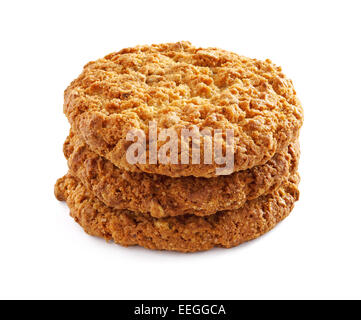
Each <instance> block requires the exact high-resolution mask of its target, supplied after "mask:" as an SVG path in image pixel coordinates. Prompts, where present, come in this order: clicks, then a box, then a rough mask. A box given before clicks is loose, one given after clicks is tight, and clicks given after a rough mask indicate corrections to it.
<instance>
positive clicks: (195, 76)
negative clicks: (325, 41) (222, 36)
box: [64, 42, 303, 177]
mask: <svg viewBox="0 0 361 320" xmlns="http://www.w3.org/2000/svg"><path fill="white" fill-rule="evenodd" d="M64 113H65V114H66V116H67V117H68V119H69V121H70V123H71V125H72V127H73V129H74V130H75V131H76V133H77V134H78V135H80V136H81V137H82V139H83V140H84V141H85V142H86V143H87V144H88V145H89V146H90V148H91V149H92V150H93V151H95V152H97V153H98V154H99V155H101V156H104V157H105V158H107V159H108V160H110V161H111V162H112V163H113V164H115V165H116V166H118V167H121V168H125V169H126V170H128V171H133V172H140V171H144V172H149V173H156V174H162V175H168V176H171V177H180V176H196V177H213V176H216V175H217V172H216V169H217V168H218V167H219V165H218V164H217V163H216V160H215V159H212V162H211V163H210V164H205V163H204V148H203V147H204V144H203V142H204V140H203V139H201V140H200V160H201V161H200V164H193V163H192V159H190V162H189V164H181V163H180V162H181V156H180V150H181V148H179V150H178V164H174V163H173V164H172V163H168V164H165V163H160V162H159V161H158V162H157V163H155V164H150V163H149V142H150V137H149V130H148V129H149V127H148V126H149V122H151V121H154V122H156V124H157V129H158V133H159V131H160V130H161V129H172V130H174V132H176V133H177V136H178V138H180V136H181V130H182V129H190V128H192V126H197V127H198V128H199V130H203V129H209V130H210V131H211V132H212V134H213V133H214V130H216V129H219V130H222V132H223V133H224V132H225V130H226V129H231V130H233V132H234V143H233V146H234V169H233V170H234V171H239V170H246V169H249V168H252V167H254V166H257V165H262V164H265V163H266V162H267V161H269V160H270V159H271V158H272V157H273V156H274V155H275V154H276V153H277V152H280V151H282V150H283V149H284V148H286V147H287V146H288V145H289V144H290V142H291V141H294V140H295V138H296V136H297V135H298V131H299V129H300V127H301V125H302V121H303V110H302V107H301V104H300V102H299V100H298V99H297V97H296V92H295V90H294V88H293V85H292V81H291V80H289V79H287V78H286V77H285V75H284V74H283V73H282V72H281V68H280V67H277V66H275V65H274V64H273V63H272V62H271V61H269V60H265V61H260V60H256V59H250V58H246V57H243V56H239V55H237V54H235V53H231V52H227V51H225V50H221V49H216V48H206V49H202V48H196V47H193V46H192V45H191V44H190V43H189V42H178V43H168V44H160V45H151V46H138V47H135V48H127V49H123V50H121V51H119V52H116V53H112V54H109V55H107V56H106V57H104V58H102V59H99V60H97V61H93V62H90V63H88V64H87V65H86V66H85V67H84V69H83V72H82V73H81V74H80V76H79V77H78V78H77V79H76V80H74V81H73V82H72V83H71V84H70V85H69V87H68V88H67V89H66V90H65V94H64ZM132 129H140V130H143V131H144V133H145V136H146V139H147V149H146V154H147V163H145V164H139V163H135V164H130V163H129V162H128V161H127V158H126V151H127V150H128V147H129V146H130V144H131V143H132V142H131V141H127V139H126V135H127V133H128V132H129V131H130V130H132ZM151 141H152V140H151ZM220 141H221V143H222V146H223V150H225V147H226V141H225V136H223V137H222V139H221V140H220ZM157 143H158V144H157V151H159V149H160V148H161V147H162V146H163V144H165V143H166V142H165V141H164V142H161V141H159V139H158V141H157ZM178 145H180V144H179V143H178ZM207 150H208V149H207ZM190 154H192V150H190ZM190 158H191V157H190Z"/></svg>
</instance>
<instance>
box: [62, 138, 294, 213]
mask: <svg viewBox="0 0 361 320" xmlns="http://www.w3.org/2000/svg"><path fill="white" fill-rule="evenodd" d="M64 155H65V157H66V158H67V159H68V166H69V172H70V173H71V174H72V175H73V176H74V177H76V178H77V179H78V180H79V181H80V182H81V183H82V184H83V185H84V186H85V187H87V188H88V189H89V191H91V192H92V193H93V194H94V195H95V196H96V197H97V198H98V199H99V200H101V201H102V202H103V203H104V204H105V205H107V206H108V207H111V208H115V209H128V210H131V211H134V212H138V213H143V214H150V215H151V216H153V217H156V218H162V217H167V216H178V215H184V214H194V215H197V216H207V215H211V214H215V213H216V212H218V211H223V210H232V209H238V208H240V207H242V206H243V205H244V204H245V202H246V201H247V200H252V199H256V198H258V197H259V196H261V195H263V194H266V193H272V192H273V191H275V190H277V189H278V188H279V187H280V185H281V184H282V183H284V182H285V181H287V180H288V178H289V175H290V174H291V173H294V172H296V169H297V166H298V160H299V144H298V141H295V142H293V143H291V144H290V145H289V146H288V147H287V148H286V149H285V150H283V151H282V152H280V153H277V154H276V155H275V156H274V157H273V158H272V159H271V160H269V161H268V162H267V163H266V164H264V165H260V166H256V167H253V168H251V169H248V170H244V171H238V172H235V173H233V174H232V175H228V176H219V177H216V178H196V177H193V176H189V177H181V178H171V177H168V176H162V175H156V174H149V173H144V172H128V171H126V170H124V169H122V168H118V167H116V166H115V165H113V164H112V163H111V162H110V161H109V160H106V159H105V158H103V157H101V156H99V155H98V154H97V153H95V152H93V151H91V150H90V148H89V147H88V146H87V144H86V143H85V142H84V141H83V140H82V139H81V138H80V137H79V136H78V135H76V134H74V133H73V132H72V131H71V132H70V134H69V137H68V138H67V140H66V142H65V143H64Z"/></svg>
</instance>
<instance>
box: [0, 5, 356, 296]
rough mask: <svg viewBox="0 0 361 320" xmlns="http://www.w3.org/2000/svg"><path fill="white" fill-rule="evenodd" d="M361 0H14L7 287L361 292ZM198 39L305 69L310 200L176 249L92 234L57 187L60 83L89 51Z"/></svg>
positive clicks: (178, 292)
mask: <svg viewBox="0 0 361 320" xmlns="http://www.w3.org/2000/svg"><path fill="white" fill-rule="evenodd" d="M360 13H361V7H360V2H359V1H247V2H244V1H226V0H222V1H210V0H208V1H195V0H192V1H184V0H183V1H164V2H161V1H154V0H153V1H57V2H56V3H55V2H53V1H11V2H10V1H7V2H5V1H2V2H1V5H0V30H1V31H0V32H1V40H0V41H1V42H0V90H1V97H0V103H1V113H0V115H1V118H0V119H1V126H0V130H1V132H0V133H1V149H0V150H1V158H0V161H1V176H0V186H1V208H0V212H1V217H0V298H3V299H4V298H6V299H8V298H35V299H37V298H48V299H52V298H61V299H62V298H71V299H72V298H100V299H103V298H110V299H113V298H114V299H115V298H118V299H165V298H168V299H173V298H177V299H253V298H260V299H266V298H274V299H281V298H286V299H295V298H301V299H305V298H310V299H315V298H326V299H327V298H358V299H360V298H361V292H360V291H361V289H360V288H361V272H360V270H361V254H360V245H361V209H360V185H361V175H360V156H361V154H360V129H361V122H360V116H361V102H360V101H361V67H360V56H361V50H360V32H361V23H360V20H361V19H360ZM179 40H189V41H191V42H192V43H193V44H194V45H196V46H216V47H220V48H224V49H227V50H231V51H235V52H237V53H239V54H242V55H246V56H250V57H255V58H259V59H265V58H270V59H271V60H272V61H273V62H275V63H276V64H279V65H281V66H282V67H283V70H284V72H285V73H286V75H287V76H288V77H290V78H291V79H293V82H294V85H295V87H296V90H297V93H298V96H299V98H300V99H301V101H302V103H303V106H304V110H305V123H304V126H303V128H302V134H301V143H302V159H301V164H300V172H301V176H302V183H301V185H300V189H301V198H300V201H299V202H298V203H297V204H296V207H295V209H294V211H293V212H292V214H291V216H290V217H289V218H287V219H286V220H285V221H284V222H283V223H281V224H280V225H279V226H278V227H277V228H276V229H274V230H273V231H272V232H270V233H269V234H267V235H265V236H263V237H261V238H260V239H258V240H256V241H253V242H251V243H248V244H245V245H241V246H239V247H237V248H234V249H229V250H225V249H215V250H212V251H209V252H205V253H197V254H178V253H167V252H154V251H149V250H145V249H142V248H123V247H120V246H116V245H114V244H107V243H106V242H105V241H103V240H101V239H96V238H93V237H90V236H88V235H86V234H85V233H84V232H83V231H82V229H81V228H80V227H79V226H78V225H77V224H76V223H74V222H73V220H72V219H71V218H70V217H69V215H68V208H67V207H66V205H65V204H62V203H60V202H58V201H57V200H56V199H55V198H54V196H53V185H54V183H55V181H56V179H57V178H58V177H60V176H62V175H63V174H65V172H66V170H67V166H66V162H65V159H64V157H63V154H62V144H63V141H64V140H65V137H66V136H67V131H68V129H69V125H68V122H67V120H66V118H65V116H64V115H63V113H62V101H63V90H64V89H65V88H66V86H67V85H68V84H69V83H70V81H71V80H73V79H74V78H75V77H77V76H78V74H79V73H80V72H81V69H82V66H83V65H84V64H85V63H87V62H88V61H90V60H94V59H97V58H100V57H102V56H104V55H105V54H107V53H109V52H113V51H117V50H120V49H122V48H123V47H129V46H134V45H137V44H151V43H160V42H175V41H179Z"/></svg>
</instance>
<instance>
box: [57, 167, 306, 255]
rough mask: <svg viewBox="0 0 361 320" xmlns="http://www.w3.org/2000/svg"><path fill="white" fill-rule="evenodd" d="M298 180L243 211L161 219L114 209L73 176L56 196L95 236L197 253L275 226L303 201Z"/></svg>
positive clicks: (65, 179)
mask: <svg viewBox="0 0 361 320" xmlns="http://www.w3.org/2000/svg"><path fill="white" fill-rule="evenodd" d="M298 182H299V177H298V175H297V174H296V175H294V176H292V177H290V179H289V181H287V182H285V183H284V184H283V185H282V187H281V188H279V189H278V190H277V191H275V192H273V193H272V194H268V195H265V196H261V197H259V198H257V199H255V200H251V201H247V202H246V204H245V205H244V206H243V207H242V208H241V209H237V210H231V211H222V212H218V213H216V214H214V215H211V216H207V217H198V216H194V215H185V216H178V217H168V218H161V219H156V218H152V217H151V216H150V215H142V214H139V213H134V212H130V211H128V210H115V209H111V208H109V207H107V206H105V205H104V204H103V203H102V202H101V201H99V200H98V199H97V198H96V197H95V196H93V195H92V194H91V193H90V192H89V191H88V189H87V188H85V187H84V186H83V185H82V184H81V183H80V182H79V181H78V180H77V179H76V178H74V177H72V176H70V175H66V176H64V177H63V178H60V179H59V180H58V181H57V183H56V186H55V194H56V196H57V198H58V199H59V200H66V202H67V204H68V206H69V208H70V215H71V216H72V217H73V218H74V219H75V221H76V222H78V223H79V224H80V225H81V226H82V227H83V228H84V230H85V231H86V232H87V233H88V234H90V235H94V236H98V237H102V238H104V239H106V240H113V241H114V242H116V243H118V244H121V245H123V246H131V245H140V246H142V247H145V248H149V249H158V250H173V251H180V252H196V251H203V250H208V249H211V248H213V247H225V248H230V247H234V246H237V245H239V244H241V243H243V242H245V241H249V240H252V239H255V238H257V237H259V236H261V235H262V234H264V233H266V232H267V231H269V230H270V229H272V228H273V227H274V226H275V225H276V224H277V223H278V222H280V221H281V220H283V219H284V218H285V217H287V216H288V215H289V213H290V212H291V210H292V208H293V206H294V203H295V202H296V201H297V200H298V196H299V192H298V189H297V184H298Z"/></svg>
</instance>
